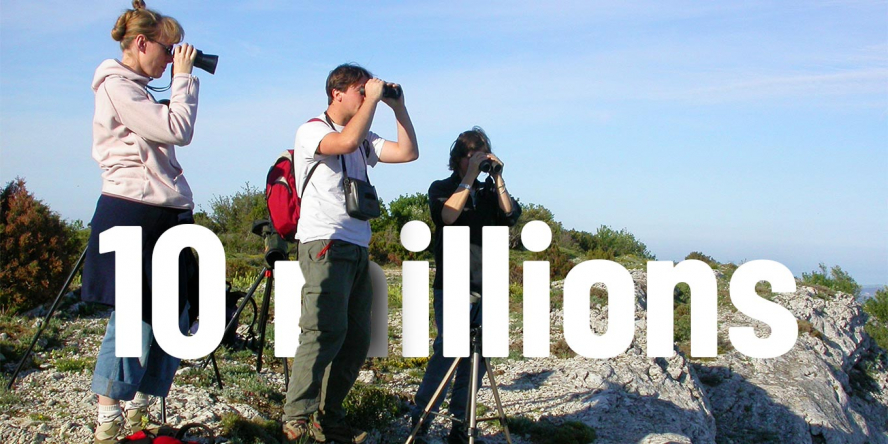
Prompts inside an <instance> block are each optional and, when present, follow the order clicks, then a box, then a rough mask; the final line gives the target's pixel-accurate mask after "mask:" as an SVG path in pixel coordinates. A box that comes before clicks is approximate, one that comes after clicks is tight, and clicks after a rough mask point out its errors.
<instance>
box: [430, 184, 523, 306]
mask: <svg viewBox="0 0 888 444" xmlns="http://www.w3.org/2000/svg"><path fill="white" fill-rule="evenodd" d="M460 182H462V180H461V179H460V178H459V174H457V173H455V172H454V173H453V174H452V175H451V176H450V177H448V178H446V179H443V180H438V181H435V182H433V183H432V185H431V186H430V187H429V211H430V212H431V216H432V221H433V222H435V266H436V267H437V270H436V271H435V283H434V285H433V287H434V288H435V289H438V290H440V289H442V288H443V273H444V230H443V228H444V227H445V226H446V225H445V224H444V221H443V220H442V218H441V211H442V210H443V209H444V202H446V201H447V199H449V198H450V196H452V195H453V193H455V192H456V191H457V189H458V187H459V184H460ZM470 192H471V193H472V196H470V197H469V199H468V200H467V201H466V205H465V207H464V208H463V212H462V213H460V215H459V217H458V218H457V219H456V221H455V222H454V223H453V224H451V226H467V227H469V232H470V234H469V258H470V263H469V276H470V277H469V286H470V288H471V291H473V292H478V293H480V292H481V279H482V273H481V263H482V262H481V239H482V237H481V231H482V230H481V229H482V228H483V227H485V226H497V225H499V226H502V225H505V226H509V227H511V226H513V225H515V223H516V222H518V217H519V216H521V206H519V205H518V202H516V201H515V199H514V198H513V199H512V212H511V213H510V214H505V213H504V212H503V210H501V209H500V207H499V202H498V194H497V189H496V183H495V182H494V181H493V178H491V177H488V178H487V180H486V181H484V182H483V183H482V182H480V181H478V180H476V181H475V183H474V184H473V185H472V190H470Z"/></svg>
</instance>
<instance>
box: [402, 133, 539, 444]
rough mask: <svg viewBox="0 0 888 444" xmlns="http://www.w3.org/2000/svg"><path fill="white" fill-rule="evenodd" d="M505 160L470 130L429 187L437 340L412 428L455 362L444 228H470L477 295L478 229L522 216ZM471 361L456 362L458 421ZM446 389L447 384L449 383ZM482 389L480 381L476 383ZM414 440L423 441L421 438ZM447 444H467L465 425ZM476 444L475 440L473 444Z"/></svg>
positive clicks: (475, 320) (477, 314) (475, 315)
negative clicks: (448, 346) (448, 344)
mask: <svg viewBox="0 0 888 444" xmlns="http://www.w3.org/2000/svg"><path fill="white" fill-rule="evenodd" d="M485 161H490V163H491V164H492V165H493V166H499V167H500V168H491V169H490V173H489V175H488V177H487V179H486V180H485V181H484V182H481V181H479V180H478V176H479V175H480V174H481V165H482V163H485ZM502 166H503V162H502V161H501V160H500V159H499V158H498V157H497V156H495V155H494V154H493V153H492V152H491V149H490V139H489V138H488V137H487V134H485V133H484V130H482V129H481V128H480V127H477V126H476V127H474V128H472V129H471V130H469V131H465V132H463V133H462V134H460V135H459V137H457V139H456V141H455V142H453V145H452V146H451V148H450V163H449V167H450V170H451V171H453V174H451V175H450V177H448V178H446V179H443V180H438V181H435V182H433V183H432V185H431V186H430V187H429V210H430V212H431V216H432V221H434V223H435V264H436V265H435V267H436V270H437V271H436V272H435V282H434V285H433V287H434V296H435V298H434V307H435V325H437V327H438V336H437V337H436V338H435V342H434V345H433V350H434V354H433V355H432V357H431V359H430V360H429V364H428V367H427V368H426V373H425V376H423V379H422V383H421V384H420V386H419V389H418V390H417V392H416V396H415V397H414V398H415V403H416V405H415V406H414V407H413V410H412V412H411V418H412V420H413V423H414V426H415V424H416V422H417V421H418V420H419V418H420V417H421V415H422V411H423V409H425V407H426V406H427V405H428V403H429V402H430V401H431V398H432V395H434V393H435V389H436V388H437V387H438V385H439V384H440V383H441V381H442V380H443V379H444V376H445V375H446V374H447V370H448V369H449V368H450V366H451V365H452V364H453V359H454V358H446V357H444V355H443V337H444V330H443V327H444V323H443V294H444V292H443V285H442V281H443V277H442V275H443V270H444V261H443V259H444V243H443V241H444V233H443V231H444V230H443V228H444V227H445V226H448V225H455V226H468V227H469V229H470V240H469V244H470V245H469V250H470V262H471V263H470V264H469V270H470V272H469V273H470V284H469V286H470V289H471V291H472V292H473V293H474V292H477V293H479V294H480V293H481V287H482V285H481V279H482V271H481V252H482V249H481V239H482V238H481V231H482V228H483V227H484V226H491V225H505V226H513V225H515V223H516V222H517V221H518V217H519V216H520V215H521V207H520V206H519V205H518V203H517V202H516V201H515V199H513V198H512V196H510V195H509V192H508V190H507V189H506V183H505V181H504V180H503V175H502V168H501V167H502ZM470 318H471V323H472V324H480V322H481V303H480V301H479V302H477V303H474V304H472V307H471V312H470ZM481 365H482V367H481V369H480V371H479V373H478V375H479V378H480V377H481V375H483V374H484V368H483V365H484V364H483V362H482V364H481ZM471 372H472V368H471V360H469V359H464V360H462V361H460V364H459V366H458V367H457V370H456V377H455V380H454V382H453V393H452V395H451V400H450V413H451V414H452V415H453V416H454V417H456V418H462V419H465V418H466V410H467V409H466V407H467V402H468V396H469V390H470V379H471ZM448 385H449V383H448ZM479 385H480V381H479ZM446 395H447V388H446V387H445V388H444V392H443V393H442V394H441V396H440V397H439V398H438V400H437V402H436V405H435V406H434V408H433V411H436V410H437V409H438V407H439V406H440V404H441V401H442V400H443V399H444V397H445V396H446ZM430 424H431V421H430V420H428V419H427V420H426V422H425V423H424V424H423V428H422V429H421V430H420V433H419V437H421V436H423V435H425V434H426V433H427V432H428V426H429V425H430ZM418 442H423V441H422V440H421V439H420V440H419V441H418ZM448 442H449V443H451V444H453V443H467V442H468V436H467V433H466V427H465V423H463V424H460V425H457V424H454V425H453V426H452V427H451V431H450V435H449V436H448ZM476 442H478V441H476Z"/></svg>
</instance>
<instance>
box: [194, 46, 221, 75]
mask: <svg viewBox="0 0 888 444" xmlns="http://www.w3.org/2000/svg"><path fill="white" fill-rule="evenodd" d="M218 63H219V56H217V55H212V54H204V53H203V51H201V50H199V49H198V50H197V58H195V59H194V67H195V68H200V69H202V70H204V71H206V72H208V73H210V74H216V64H218Z"/></svg>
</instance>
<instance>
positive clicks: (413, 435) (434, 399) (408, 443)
mask: <svg viewBox="0 0 888 444" xmlns="http://www.w3.org/2000/svg"><path fill="white" fill-rule="evenodd" d="M462 359H463V358H456V359H454V360H453V364H451V365H450V369H448V370H447V374H446V375H444V379H443V380H441V383H440V384H438V388H437V389H435V394H433V395H432V399H430V400H429V403H428V404H426V406H425V408H424V409H422V416H420V417H419V421H416V425H415V426H414V427H413V430H412V431H411V432H410V436H408V437H407V441H406V442H405V443H404V444H411V443H413V440H414V439H415V438H416V434H417V433H419V429H420V428H421V427H422V424H423V423H424V422H425V421H426V418H428V416H429V414H430V413H431V412H432V407H433V406H434V405H435V403H436V402H437V401H438V398H440V397H441V393H443V392H444V387H446V386H447V383H448V382H450V377H451V376H453V373H455V372H456V366H457V365H459V361H461V360H462Z"/></svg>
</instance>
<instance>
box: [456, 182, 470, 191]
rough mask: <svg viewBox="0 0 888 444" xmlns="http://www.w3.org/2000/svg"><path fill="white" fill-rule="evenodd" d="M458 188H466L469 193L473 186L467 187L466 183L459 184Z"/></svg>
mask: <svg viewBox="0 0 888 444" xmlns="http://www.w3.org/2000/svg"><path fill="white" fill-rule="evenodd" d="M458 187H459V188H465V189H467V190H469V191H472V186H471V185H466V184H464V183H461V184H459V186H458Z"/></svg>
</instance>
